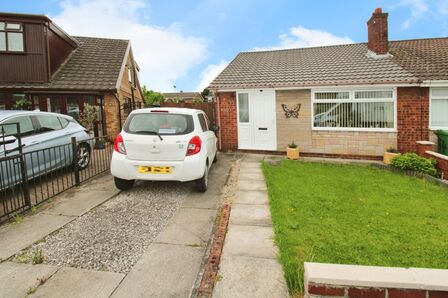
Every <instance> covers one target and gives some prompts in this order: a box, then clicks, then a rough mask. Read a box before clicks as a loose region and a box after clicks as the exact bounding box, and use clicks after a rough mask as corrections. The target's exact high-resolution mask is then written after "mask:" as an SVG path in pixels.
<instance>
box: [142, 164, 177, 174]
mask: <svg viewBox="0 0 448 298" xmlns="http://www.w3.org/2000/svg"><path fill="white" fill-rule="evenodd" d="M171 171H172V167H147V166H139V167H138V172H139V173H148V174H171Z"/></svg>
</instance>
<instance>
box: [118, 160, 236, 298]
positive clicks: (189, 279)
mask: <svg viewBox="0 0 448 298" xmlns="http://www.w3.org/2000/svg"><path fill="white" fill-rule="evenodd" d="M229 170H230V156H228V155H221V156H220V161H219V162H218V163H217V164H216V165H214V166H212V170H211V172H210V179H209V183H210V185H209V190H208V191H207V192H206V193H192V194H190V195H189V196H188V197H187V198H186V199H185V201H184V203H183V205H182V207H181V209H180V211H178V212H177V214H175V215H174V216H173V218H171V220H170V222H169V224H168V226H167V227H166V229H165V230H164V231H163V232H162V233H161V234H160V235H159V236H158V237H157V238H156V240H155V241H154V242H153V243H152V244H151V246H150V247H149V249H148V250H147V252H146V253H145V254H144V255H143V257H142V258H141V259H140V261H139V262H137V264H136V265H135V266H134V268H132V270H131V272H129V274H128V275H127V276H126V277H125V279H124V280H123V282H122V283H121V285H120V287H119V288H118V289H117V290H116V291H115V293H114V295H112V297H114V298H115V297H189V296H190V294H191V292H192V290H193V287H194V285H195V282H196V278H197V276H198V273H199V270H200V267H201V264H202V261H203V258H204V255H205V250H206V246H207V243H208V242H209V240H210V238H211V236H212V235H211V233H212V228H213V225H214V222H215V219H216V215H217V209H218V205H219V197H220V194H221V190H222V188H223V186H224V185H225V183H226V180H227V176H228V173H229Z"/></svg>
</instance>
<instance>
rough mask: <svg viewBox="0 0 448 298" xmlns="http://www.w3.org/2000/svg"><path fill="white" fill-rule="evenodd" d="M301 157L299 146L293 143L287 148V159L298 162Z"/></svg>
mask: <svg viewBox="0 0 448 298" xmlns="http://www.w3.org/2000/svg"><path fill="white" fill-rule="evenodd" d="M299 155H300V154H299V148H297V145H296V144H294V141H292V143H291V144H289V145H288V147H287V148H286V158H288V159H293V160H296V159H299Z"/></svg>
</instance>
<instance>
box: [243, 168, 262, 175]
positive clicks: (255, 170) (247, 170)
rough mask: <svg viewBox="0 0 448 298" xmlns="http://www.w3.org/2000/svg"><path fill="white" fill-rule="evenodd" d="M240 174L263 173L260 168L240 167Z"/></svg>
mask: <svg viewBox="0 0 448 298" xmlns="http://www.w3.org/2000/svg"><path fill="white" fill-rule="evenodd" d="M239 174H240V175H241V174H263V170H262V169H261V168H242V167H240V173H239Z"/></svg>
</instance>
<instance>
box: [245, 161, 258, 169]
mask: <svg viewBox="0 0 448 298" xmlns="http://www.w3.org/2000/svg"><path fill="white" fill-rule="evenodd" d="M240 167H241V168H261V162H260V161H243V162H241V163H240Z"/></svg>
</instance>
